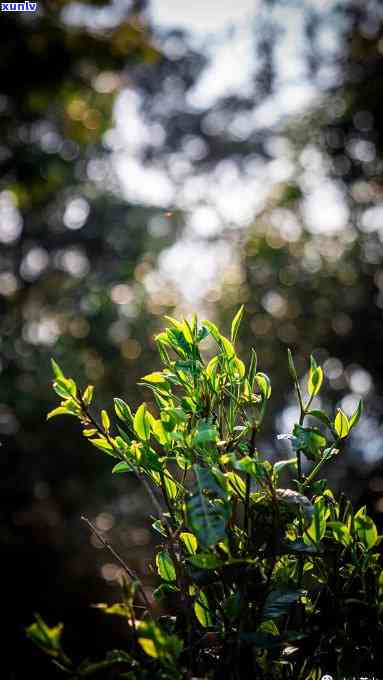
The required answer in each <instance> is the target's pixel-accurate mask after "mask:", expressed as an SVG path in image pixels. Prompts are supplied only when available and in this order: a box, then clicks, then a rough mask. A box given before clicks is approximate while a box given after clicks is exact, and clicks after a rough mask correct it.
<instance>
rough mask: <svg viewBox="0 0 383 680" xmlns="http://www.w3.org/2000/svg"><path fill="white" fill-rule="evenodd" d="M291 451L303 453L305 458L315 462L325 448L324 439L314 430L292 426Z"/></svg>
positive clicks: (325, 442)
mask: <svg viewBox="0 0 383 680" xmlns="http://www.w3.org/2000/svg"><path fill="white" fill-rule="evenodd" d="M291 442H292V445H293V449H294V450H295V451H303V453H304V454H305V456H306V458H308V459H309V460H312V461H314V462H316V461H317V460H318V459H319V458H320V456H321V453H322V449H323V448H324V447H325V446H326V444H327V441H326V438H325V437H324V436H323V434H321V432H319V430H316V429H315V428H311V427H310V428H309V427H302V426H301V425H294V429H293V437H292V438H291Z"/></svg>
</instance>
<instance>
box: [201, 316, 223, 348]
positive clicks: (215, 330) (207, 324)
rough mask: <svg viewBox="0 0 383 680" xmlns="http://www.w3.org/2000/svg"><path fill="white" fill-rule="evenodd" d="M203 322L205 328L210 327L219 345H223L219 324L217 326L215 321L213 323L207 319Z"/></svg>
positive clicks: (210, 331)
mask: <svg viewBox="0 0 383 680" xmlns="http://www.w3.org/2000/svg"><path fill="white" fill-rule="evenodd" d="M202 323H203V325H204V326H205V328H207V329H208V331H209V333H210V335H211V336H212V337H213V338H214V340H215V341H216V343H217V345H219V347H221V345H222V342H221V339H222V336H221V333H220V332H219V330H218V328H217V326H216V325H215V324H214V323H212V322H211V321H207V320H205V321H202Z"/></svg>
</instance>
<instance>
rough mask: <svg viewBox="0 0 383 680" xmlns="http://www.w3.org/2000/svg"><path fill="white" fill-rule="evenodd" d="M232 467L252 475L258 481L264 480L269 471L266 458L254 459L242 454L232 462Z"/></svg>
mask: <svg viewBox="0 0 383 680" xmlns="http://www.w3.org/2000/svg"><path fill="white" fill-rule="evenodd" d="M234 467H235V468H236V469H237V470H240V471H241V472H246V474H248V475H251V476H252V477H254V478H255V479H256V480H257V481H258V482H259V481H262V480H265V479H266V478H267V477H268V475H269V472H270V471H271V469H272V468H271V464H270V463H269V461H267V460H262V461H260V460H254V458H251V457H250V456H244V457H243V458H241V460H237V461H235V462H234Z"/></svg>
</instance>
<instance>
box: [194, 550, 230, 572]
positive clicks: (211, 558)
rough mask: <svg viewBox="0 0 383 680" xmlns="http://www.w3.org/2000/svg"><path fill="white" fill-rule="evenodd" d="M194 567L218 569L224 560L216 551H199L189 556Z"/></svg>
mask: <svg viewBox="0 0 383 680" xmlns="http://www.w3.org/2000/svg"><path fill="white" fill-rule="evenodd" d="M188 560H189V562H190V563H191V564H192V565H193V567H198V568H199V569H217V568H218V567H221V566H222V564H223V562H222V561H221V560H220V559H219V558H218V557H217V556H216V555H214V553H211V552H210V553H198V555H193V556H192V557H189V558H188Z"/></svg>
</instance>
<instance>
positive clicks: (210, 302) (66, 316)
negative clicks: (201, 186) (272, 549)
mask: <svg viewBox="0 0 383 680" xmlns="http://www.w3.org/2000/svg"><path fill="white" fill-rule="evenodd" d="M278 4H281V6H284V4H285V3H282V2H281V3H279V2H278V0H276V1H274V2H265V9H264V11H263V13H262V12H261V16H260V19H259V21H258V22H257V25H256V27H255V31H254V51H255V54H256V58H257V69H256V72H255V73H254V78H253V84H252V87H253V90H252V91H251V92H249V93H248V94H247V95H246V96H240V95H230V96H225V97H222V98H220V99H218V100H217V101H216V102H215V103H214V104H212V105H211V106H209V107H208V108H206V107H205V108H204V107H203V106H200V107H198V106H197V107H196V106H193V105H192V104H191V103H190V93H191V92H192V91H193V87H194V85H195V84H196V82H197V81H198V78H199V77H200V75H201V73H203V69H204V68H205V66H206V64H207V58H206V55H205V54H203V53H201V52H198V51H197V49H196V48H195V46H193V47H191V45H190V41H188V39H187V37H186V36H185V35H183V34H182V32H181V31H175V30H173V31H170V32H168V34H165V32H162V33H161V31H160V30H159V29H158V30H157V32H156V37H155V38H154V37H153V31H152V27H151V26H150V25H149V21H148V14H147V13H146V3H145V2H142V1H140V0H137V1H135V2H132V3H130V4H129V5H125V4H122V3H121V4H120V3H115V4H112V5H104V4H103V3H101V2H87V3H85V2H80V3H76V4H75V5H72V4H71V3H69V2H51V3H49V4H48V3H41V4H40V11H39V13H38V14H36V15H33V16H32V15H16V14H3V15H2V17H1V21H2V29H3V30H2V44H1V55H2V60H1V63H0V75H1V77H0V83H1V86H0V170H1V180H0V244H1V252H0V312H1V319H0V325H1V367H2V375H1V377H2V392H1V402H2V403H1V405H0V437H1V439H2V442H3V446H2V456H1V468H2V481H1V493H2V497H3V502H4V508H5V512H4V514H3V519H2V523H1V525H0V532H1V537H2V540H3V542H4V544H5V546H6V548H7V550H8V552H9V555H10V556H11V557H10V560H9V570H8V576H7V578H8V579H11V580H12V582H15V581H18V582H19V583H20V584H23V585H20V602H23V605H22V609H21V610H20V612H21V613H20V612H15V614H14V615H13V616H14V620H15V621H17V622H19V619H20V615H21V617H24V618H23V622H24V623H25V622H26V621H27V620H29V618H30V611H31V609H32V608H36V609H39V610H40V611H41V612H42V614H44V615H48V616H49V615H50V614H52V615H53V620H54V619H55V618H56V617H57V610H60V611H62V607H61V605H60V603H58V602H57V600H56V604H53V602H54V600H53V593H55V596H56V597H57V583H60V584H61V587H62V588H64V587H65V586H64V583H65V582H66V580H67V579H68V578H69V582H70V583H71V588H72V593H71V597H68V592H64V595H63V599H65V604H66V605H67V607H68V610H69V609H70V607H71V606H74V604H73V603H74V601H75V598H76V599H77V597H78V595H80V593H82V596H83V597H84V598H89V601H91V600H92V599H93V600H95V599H97V598H96V597H95V596H92V594H91V590H92V588H94V589H96V587H98V588H99V587H100V584H101V583H105V584H107V583H113V578H112V577H111V574H112V571H111V570H110V569H109V571H108V564H106V566H105V559H106V558H105V557H103V556H102V553H101V551H96V550H95V545H94V543H92V544H91V543H88V542H87V538H86V539H85V538H84V531H83V530H82V531H81V530H79V519H78V517H79V515H80V513H81V512H87V513H88V514H90V515H94V516H97V517H98V518H99V524H100V526H103V527H106V528H108V527H109V528H111V527H112V525H113V522H114V523H115V524H114V533H115V536H116V537H117V540H118V541H119V542H120V543H121V546H122V549H129V550H132V549H134V556H135V557H134V559H135V560H136V563H135V565H134V566H135V567H136V568H137V571H142V570H143V563H144V559H143V557H142V555H144V554H145V550H146V546H147V543H148V542H149V540H150V536H149V533H148V530H147V527H146V525H145V524H144V523H143V520H142V519H141V518H142V514H141V512H142V507H141V500H140V496H139V492H138V491H137V489H136V488H135V485H134V484H133V485H132V486H131V487H130V488H129V486H128V487H127V486H126V482H125V481H122V480H121V479H116V480H112V481H107V479H108V477H107V475H106V467H107V465H106V464H105V463H104V461H103V460H102V457H101V456H100V458H99V459H97V457H96V458H94V457H93V458H89V455H88V452H87V451H86V449H85V448H84V447H82V446H81V445H79V444H78V443H77V440H75V438H74V437H75V426H73V425H72V424H70V423H67V422H64V423H58V424H56V423H54V424H53V423H49V424H48V425H46V424H45V423H44V414H45V413H46V412H47V411H48V410H49V408H50V405H51V402H50V397H49V387H48V383H49V363H48V360H49V356H50V355H52V354H53V355H54V356H55V357H56V358H58V359H59V361H60V364H62V365H63V367H64V369H65V368H66V367H67V366H68V365H69V364H70V366H71V370H72V371H73V374H74V375H76V378H77V379H78V381H79V383H81V384H83V385H85V384H87V383H89V382H97V384H98V386H99V392H100V397H101V398H102V399H103V401H104V402H105V400H107V399H108V398H110V397H111V395H112V394H121V395H122V396H126V395H128V396H129V399H130V401H131V402H132V403H138V401H139V400H140V399H141V394H140V392H139V391H138V390H136V388H135V387H134V384H135V382H136V381H137V379H138V378H139V375H141V374H142V373H143V372H145V371H147V372H149V371H150V370H151V367H152V362H153V343H152V340H151V338H152V336H153V333H154V332H155V331H156V330H157V328H158V317H159V316H161V315H162V314H164V313H167V312H169V311H172V310H174V308H176V307H177V306H178V307H179V306H181V304H182V301H180V299H179V296H178V293H177V290H176V288H175V287H172V285H171V284H169V285H168V284H167V283H166V286H165V285H164V283H163V281H161V279H160V277H157V271H156V267H157V256H158V253H159V252H160V251H161V250H162V249H164V248H167V247H168V246H171V245H172V244H173V243H174V242H175V241H176V239H177V238H178V237H179V236H181V235H182V227H183V224H184V218H185V215H183V214H182V212H181V210H175V211H174V212H173V213H172V218H171V219H170V216H168V215H167V214H164V211H163V210H160V209H158V207H155V206H154V205H153V206H151V205H150V204H148V205H145V206H144V205H140V204H139V203H136V204H135V203H132V202H130V203H129V202H127V201H124V200H123V198H122V196H121V191H120V187H119V184H118V181H117V178H116V176H115V173H114V170H113V167H112V164H111V163H110V154H111V152H112V151H114V150H115V148H116V143H115V138H113V133H115V130H111V127H112V126H113V117H112V112H113V105H114V102H115V101H116V98H117V97H118V95H119V94H120V93H121V92H122V91H124V90H129V91H131V92H135V93H136V94H137V97H138V101H139V113H140V115H141V116H142V118H143V119H144V120H145V122H146V123H147V124H148V125H149V126H151V128H150V129H151V130H152V131H154V132H153V138H151V139H149V142H148V143H144V144H143V146H142V158H141V160H142V162H143V163H144V164H145V166H146V167H155V168H157V167H160V166H161V167H162V168H164V169H165V171H166V172H167V174H168V176H169V178H170V179H171V181H172V182H173V184H174V185H175V187H176V191H177V189H178V188H180V187H181V186H182V183H183V182H184V179H185V177H186V176H188V175H189V176H190V175H193V176H194V175H195V176H196V178H198V176H200V177H201V178H202V179H203V181H206V183H208V182H209V178H210V176H211V173H212V172H213V171H214V170H215V168H216V167H218V166H220V165H221V164H222V163H223V164H224V163H225V161H229V162H232V163H233V164H234V165H235V166H236V167H238V168H239V170H240V171H242V170H243V169H244V168H245V167H246V161H247V160H249V161H255V162H258V160H261V161H262V162H265V163H267V162H268V161H273V159H274V157H275V156H274V155H273V153H272V152H271V151H270V149H272V144H271V145H270V142H273V141H275V142H276V143H277V142H278V140H282V141H283V142H284V143H285V148H286V149H287V151H286V152H285V151H282V155H283V154H285V155H286V157H287V158H288V160H289V162H291V163H292V164H293V166H294V172H293V173H292V176H291V177H290V179H289V180H288V181H286V182H281V183H280V184H279V185H278V186H274V187H273V189H272V191H271V193H270V196H269V198H268V199H267V201H265V204H264V206H263V209H262V211H261V212H260V213H259V214H258V215H257V217H256V219H254V224H252V225H250V227H249V229H248V230H246V231H244V230H243V231H241V232H240V233H239V235H238V236H236V235H235V233H234V232H233V231H232V230H230V231H228V232H225V233H224V234H223V238H226V236H227V241H228V242H229V243H230V244H232V242H234V247H233V262H232V264H231V266H229V267H227V269H226V271H224V272H222V277H221V281H216V282H214V290H212V291H208V292H207V295H206V298H205V300H204V304H205V303H206V306H207V307H209V306H210V308H214V313H215V314H216V316H218V317H221V318H222V320H223V321H224V323H226V325H228V324H229V319H230V318H231V316H232V313H233V309H234V308H237V306H238V302H242V301H243V302H246V308H247V311H248V315H247V317H245V319H244V332H245V336H244V337H243V339H242V340H241V342H242V349H244V350H246V348H249V347H250V346H251V345H253V344H256V346H257V349H258V350H259V352H260V353H261V354H262V357H263V362H264V364H265V367H266V370H270V369H272V372H273V376H274V391H273V400H274V409H273V410H274V411H275V410H278V409H282V407H283V406H285V405H286V403H287V404H289V399H290V396H291V381H290V380H289V378H288V376H287V373H286V349H287V347H288V346H289V347H291V348H292V349H293V350H294V355H295V357H296V362H297V366H298V369H299V371H300V372H302V373H303V372H304V370H305V369H308V367H307V366H306V364H304V357H305V356H307V354H308V353H309V352H310V351H311V350H312V349H313V348H314V350H315V351H314V353H315V356H316V358H317V359H318V360H320V361H321V363H322V364H324V371H325V382H324V387H323V400H324V402H326V400H327V401H334V400H335V401H341V403H342V406H343V407H344V408H345V409H346V410H347V411H348V413H350V412H351V406H352V404H353V403H355V397H356V396H359V395H360V396H363V397H364V399H365V401H366V405H367V410H366V416H365V419H364V420H363V422H367V423H368V425H369V427H370V428H372V429H370V430H369V433H370V439H371V442H370V441H369V445H370V444H371V445H373V446H375V449H374V451H375V452H376V451H377V449H378V448H379V447H378V444H377V443H376V442H377V441H378V437H379V434H380V429H379V428H380V420H381V417H380V412H381V405H382V398H381V396H380V395H381V381H382V358H381V352H380V347H381V340H382V323H381V309H382V305H383V302H382V292H381V291H383V268H382V265H381V260H382V241H381V233H382V232H381V224H382V208H381V187H382V180H381V177H382V127H381V126H382V116H381V113H382V112H381V107H382V104H381V101H382V97H381V96H380V94H381V91H382V86H383V83H382V60H383V48H382V40H383V31H382V12H381V8H380V3H379V2H377V1H373V2H368V3H366V5H365V6H364V7H361V6H360V3H358V2H354V1H352V0H348V1H347V2H346V3H343V2H340V3H334V14H333V15H331V16H330V15H329V16H327V17H324V18H322V19H320V17H319V10H318V12H317V11H316V10H315V9H313V7H312V6H311V3H308V4H307V6H303V8H302V11H303V13H304V20H305V21H304V27H305V31H306V37H307V62H308V65H309V68H310V69H311V76H312V79H313V82H316V83H318V84H319V85H318V86H319V87H320V88H322V89H323V97H322V101H321V103H320V104H319V105H318V106H316V107H315V108H314V110H313V111H312V112H311V113H307V114H306V115H305V116H304V117H298V118H297V119H296V120H294V121H290V122H289V124H288V125H285V124H277V125H276V126H274V127H273V126H272V125H270V126H269V127H267V125H265V126H264V127H263V128H262V129H258V130H256V131H254V130H253V131H251V132H249V133H248V132H246V125H244V124H242V123H243V121H245V122H246V120H247V118H248V117H250V114H251V112H252V111H253V110H254V106H255V105H256V104H259V103H261V102H262V101H263V100H266V99H267V97H268V96H269V95H270V94H273V93H275V92H277V84H276V81H277V75H278V74H277V72H276V63H275V49H276V48H277V46H278V35H279V33H278V32H279V30H280V29H279V28H278V26H277V25H276V24H274V23H273V21H272V20H271V18H270V17H271V15H269V14H268V12H269V9H271V8H272V7H277V6H278ZM293 4H294V3H293ZM71 12H72V14H71ZM73 12H74V14H73ZM333 17H334V18H335V19H336V21H337V22H338V24H339V26H340V27H342V28H339V36H340V37H339V41H340V45H341V49H340V50H339V51H338V53H337V57H336V63H335V67H336V69H337V73H338V77H337V80H336V83H335V85H331V87H327V86H321V84H320V83H321V82H322V81H321V77H322V75H321V74H322V73H323V69H325V68H327V67H328V66H329V65H330V66H331V64H330V61H331V59H330V58H329V57H328V56H326V51H325V50H323V49H320V47H319V45H318V41H317V35H318V31H319V28H320V26H321V22H322V23H323V21H330V22H331V21H332V18H333ZM238 121H239V122H238ZM241 121H242V123H241ZM126 126H127V128H129V119H127V120H126ZM280 146H281V145H280ZM282 146H283V145H282ZM118 148H119V147H118V144H117V149H118ZM315 181H317V182H319V181H323V182H325V181H329V182H332V183H334V184H335V186H336V188H337V190H338V192H339V196H341V197H342V200H344V201H345V204H346V206H347V209H348V212H347V210H346V212H345V219H344V225H343V226H341V228H340V229H339V231H338V232H337V233H333V234H331V233H327V234H326V235H324V234H319V233H315V232H313V229H312V227H311V225H310V223H309V221H308V219H307V211H306V199H307V196H308V194H309V193H310V191H311V189H312V188H313V187H314V185H315ZM379 211H380V212H379ZM230 226H232V225H230ZM235 239H237V241H235ZM208 240H209V239H207V241H208ZM210 240H214V239H210ZM238 243H239V247H238ZM238 256H239V257H238ZM217 291H218V292H217ZM142 366H145V370H144V371H143V370H142ZM328 388H330V389H328ZM350 396H351V400H350V398H349V397H350ZM372 396H373V400H372V399H371V397H372ZM344 398H346V401H345V402H343V399H344ZM347 399H348V401H347ZM324 405H326V404H325V403H324ZM279 422H281V421H279ZM282 422H283V421H282ZM266 425H267V426H268V430H267V428H266V433H267V432H268V433H270V432H271V431H272V430H271V423H266ZM362 427H363V423H362V424H361V430H362ZM371 433H373V435H374V436H373V435H372V434H371ZM75 441H76V443H74V442H75ZM374 442H375V444H374ZM274 445H275V446H277V444H276V443H275V442H274V443H273V446H274ZM354 448H355V451H358V448H357V446H356V445H355V446H354ZM366 448H367V447H366ZM270 452H271V454H272V453H273V450H272V447H270ZM357 456H358V454H357ZM345 460H346V461H347V459H345ZM345 465H346V463H345ZM339 469H340V471H341V475H343V477H342V484H343V485H344V486H347V485H349V484H351V482H352V479H351V477H350V475H348V476H347V475H346V473H347V469H346V468H345V467H342V465H339ZM381 476H382V477H383V475H381ZM378 486H379V485H378ZM378 486H376V485H375V488H378ZM381 486H382V485H381ZM127 490H128V491H129V494H130V495H129V496H128V495H127ZM381 490H383V489H382V488H381ZM379 493H380V492H379ZM380 500H381V497H380V495H379V494H378V492H376V494H375V496H374V503H375V504H376V508H378V505H379V501H380ZM382 509H383V508H382V505H380V511H381V510H382ZM126 524H129V527H128V530H127V528H126ZM42 555H44V559H42V558H41V556H42ZM95 555H96V556H97V559H95ZM26 560H27V561H28V565H29V567H30V569H31V572H30V583H36V584H37V583H41V582H42V581H41V577H42V575H45V577H46V579H45V583H46V586H45V590H43V589H41V591H40V592H39V593H38V594H37V592H36V589H34V588H30V587H29V585H27V584H25V583H24V580H23V575H24V565H25V561H26ZM95 561H96V562H97V567H99V568H100V569H102V568H103V567H105V569H104V571H103V572H102V578H101V576H100V577H98V572H97V570H96V569H95ZM42 565H43V566H42ZM109 566H110V565H109ZM52 574H53V575H54V576H52ZM109 577H110V578H109ZM108 579H109V580H108ZM76 589H77V590H78V593H76V592H75V591H76ZM37 590H38V589H37ZM98 597H100V594H99V595H98ZM56 606H57V609H56ZM22 612H24V614H23V613H22ZM89 617H90V620H91V619H92V614H89ZM73 620H76V614H75V610H73Z"/></svg>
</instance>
